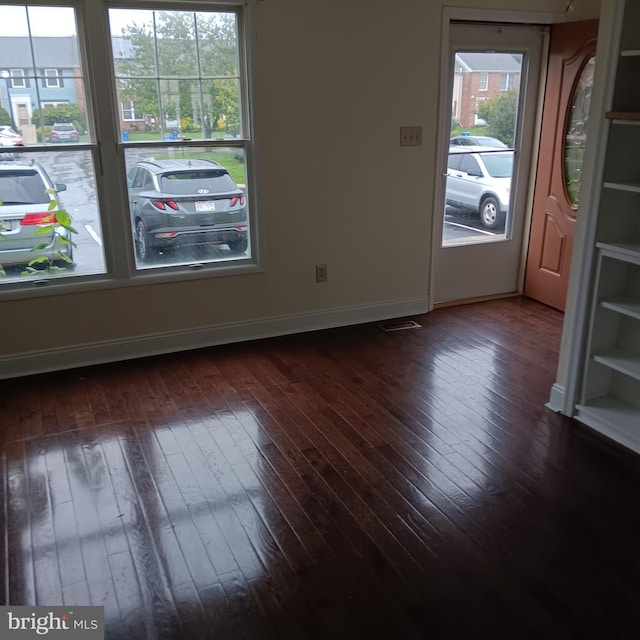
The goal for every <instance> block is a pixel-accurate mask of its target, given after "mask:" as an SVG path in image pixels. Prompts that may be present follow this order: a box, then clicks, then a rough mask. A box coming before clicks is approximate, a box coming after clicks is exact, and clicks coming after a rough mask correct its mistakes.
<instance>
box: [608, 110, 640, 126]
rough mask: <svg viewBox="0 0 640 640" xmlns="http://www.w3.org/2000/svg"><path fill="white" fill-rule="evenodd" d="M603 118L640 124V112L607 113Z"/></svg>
mask: <svg viewBox="0 0 640 640" xmlns="http://www.w3.org/2000/svg"><path fill="white" fill-rule="evenodd" d="M605 116H606V117H607V118H608V119H609V120H617V121H619V122H631V123H634V124H635V123H638V124H640V111H607V113H606V114H605Z"/></svg>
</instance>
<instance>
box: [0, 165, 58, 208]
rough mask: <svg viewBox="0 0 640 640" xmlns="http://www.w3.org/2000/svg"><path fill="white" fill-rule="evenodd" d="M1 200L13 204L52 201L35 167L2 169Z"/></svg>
mask: <svg viewBox="0 0 640 640" xmlns="http://www.w3.org/2000/svg"><path fill="white" fill-rule="evenodd" d="M0 201H1V202H2V204H3V205H11V204H48V203H49V202H51V198H50V197H49V194H48V193H47V192H46V187H45V185H44V183H43V182H42V178H41V177H40V174H39V173H38V172H37V171H36V170H35V169H21V170H15V171H14V170H7V171H0Z"/></svg>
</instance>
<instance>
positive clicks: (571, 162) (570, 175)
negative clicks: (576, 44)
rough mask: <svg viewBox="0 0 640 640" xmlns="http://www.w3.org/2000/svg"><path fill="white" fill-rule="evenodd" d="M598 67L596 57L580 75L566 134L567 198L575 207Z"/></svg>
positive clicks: (588, 62) (571, 103)
mask: <svg viewBox="0 0 640 640" xmlns="http://www.w3.org/2000/svg"><path fill="white" fill-rule="evenodd" d="M595 66H596V59H595V56H593V57H591V58H590V59H589V60H588V61H587V63H586V64H585V66H584V68H583V69H582V73H581V74H580V78H579V79H578V82H577V83H576V86H575V89H574V93H573V100H571V102H570V103H569V104H570V105H571V106H570V108H569V117H568V118H567V131H566V133H565V145H564V151H565V153H564V158H565V164H564V168H565V183H566V186H567V198H568V200H569V202H571V204H573V205H577V204H578V199H579V195H580V184H581V180H582V161H583V158H584V147H585V142H586V139H587V124H588V120H589V106H590V104H591V89H592V87H593V71H594V69H595Z"/></svg>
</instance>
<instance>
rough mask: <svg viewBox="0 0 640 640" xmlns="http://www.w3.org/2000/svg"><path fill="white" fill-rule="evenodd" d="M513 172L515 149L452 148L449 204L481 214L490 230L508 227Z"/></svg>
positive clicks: (450, 155) (447, 201)
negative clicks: (505, 225)
mask: <svg viewBox="0 0 640 640" xmlns="http://www.w3.org/2000/svg"><path fill="white" fill-rule="evenodd" d="M512 171H513V149H506V150H505V149H492V148H489V147H487V148H482V150H480V149H479V148H478V150H475V149H474V150H473V151H472V150H471V149H469V147H467V148H464V147H450V148H449V159H448V163H447V188H446V203H447V204H448V205H451V206H453V207H456V208H457V209H462V210H465V211H470V212H473V213H477V214H479V215H480V222H481V224H482V225H483V226H484V227H485V228H487V229H492V230H494V229H498V228H500V227H502V228H504V224H505V220H506V217H507V212H508V210H509V198H510V195H511V174H512Z"/></svg>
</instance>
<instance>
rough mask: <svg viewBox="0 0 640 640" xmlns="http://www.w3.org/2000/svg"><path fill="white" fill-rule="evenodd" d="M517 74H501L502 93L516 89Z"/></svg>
mask: <svg viewBox="0 0 640 640" xmlns="http://www.w3.org/2000/svg"><path fill="white" fill-rule="evenodd" d="M514 80H515V74H513V73H501V74H500V91H509V90H510V89H513V88H514Z"/></svg>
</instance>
